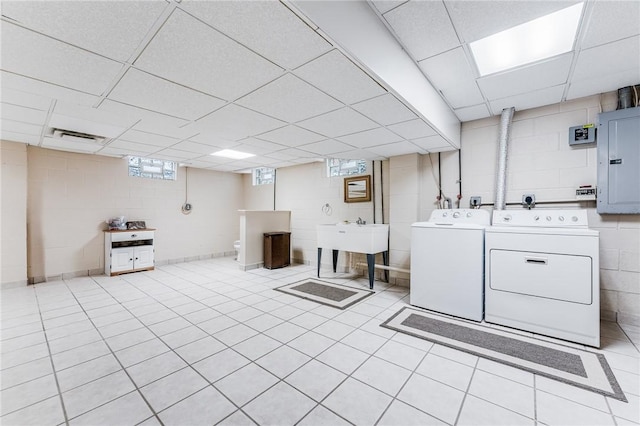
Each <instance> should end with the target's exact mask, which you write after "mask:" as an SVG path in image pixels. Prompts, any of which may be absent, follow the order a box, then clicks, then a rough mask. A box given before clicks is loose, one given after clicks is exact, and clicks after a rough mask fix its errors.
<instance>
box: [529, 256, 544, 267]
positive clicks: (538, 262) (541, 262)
mask: <svg viewBox="0 0 640 426" xmlns="http://www.w3.org/2000/svg"><path fill="white" fill-rule="evenodd" d="M524 261H525V262H527V263H533V264H534V265H546V264H547V259H545V258H543V257H525V259H524Z"/></svg>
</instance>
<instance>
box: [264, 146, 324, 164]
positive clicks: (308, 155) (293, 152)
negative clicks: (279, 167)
mask: <svg viewBox="0 0 640 426" xmlns="http://www.w3.org/2000/svg"><path fill="white" fill-rule="evenodd" d="M274 156H277V157H281V158H284V159H287V158H289V161H294V162H295V161H297V160H300V159H307V160H308V159H316V158H318V154H316V153H314V152H310V151H306V150H302V149H299V148H287V149H283V150H282V151H277V152H275V153H272V154H269V157H274Z"/></svg>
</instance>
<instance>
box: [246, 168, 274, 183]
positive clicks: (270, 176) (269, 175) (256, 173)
mask: <svg viewBox="0 0 640 426" xmlns="http://www.w3.org/2000/svg"><path fill="white" fill-rule="evenodd" d="M252 174H253V185H254V186H256V185H273V183H274V182H275V180H276V169H272V168H271V167H256V168H255V169H253V173H252Z"/></svg>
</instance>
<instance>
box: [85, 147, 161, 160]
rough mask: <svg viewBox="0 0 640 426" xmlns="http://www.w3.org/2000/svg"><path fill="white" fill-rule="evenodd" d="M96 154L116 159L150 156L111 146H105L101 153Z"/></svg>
mask: <svg viewBox="0 0 640 426" xmlns="http://www.w3.org/2000/svg"><path fill="white" fill-rule="evenodd" d="M96 154H98V155H104V156H107V157H116V158H123V157H128V156H135V157H147V156H148V155H149V153H147V152H144V151H136V150H132V149H127V148H116V147H112V146H111V145H107V146H105V147H104V148H102V149H101V150H100V151H98V152H96Z"/></svg>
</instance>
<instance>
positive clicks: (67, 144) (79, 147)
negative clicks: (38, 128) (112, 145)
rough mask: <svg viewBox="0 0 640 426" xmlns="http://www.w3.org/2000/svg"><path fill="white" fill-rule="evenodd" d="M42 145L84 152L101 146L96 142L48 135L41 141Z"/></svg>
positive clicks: (93, 150)
mask: <svg viewBox="0 0 640 426" xmlns="http://www.w3.org/2000/svg"><path fill="white" fill-rule="evenodd" d="M42 147H43V148H49V149H55V150H59V151H70V152H81V153H86V154H92V153H94V152H96V151H98V150H100V149H102V148H103V146H102V145H100V144H97V143H92V142H74V141H63V140H60V139H54V138H49V137H45V138H44V140H43V141H42Z"/></svg>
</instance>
